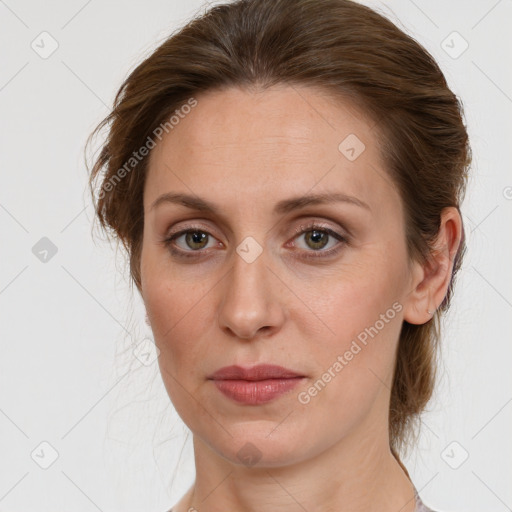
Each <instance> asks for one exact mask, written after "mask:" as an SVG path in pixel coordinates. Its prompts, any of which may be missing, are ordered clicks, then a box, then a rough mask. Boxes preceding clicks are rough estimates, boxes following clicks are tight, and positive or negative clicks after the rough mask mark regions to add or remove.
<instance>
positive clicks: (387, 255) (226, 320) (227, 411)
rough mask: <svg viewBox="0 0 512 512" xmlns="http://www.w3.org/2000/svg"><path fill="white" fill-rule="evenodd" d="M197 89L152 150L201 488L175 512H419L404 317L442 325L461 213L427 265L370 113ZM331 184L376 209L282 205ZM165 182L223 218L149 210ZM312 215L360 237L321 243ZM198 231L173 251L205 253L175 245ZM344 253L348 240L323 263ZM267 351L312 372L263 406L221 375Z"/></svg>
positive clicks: (153, 280) (162, 275)
mask: <svg viewBox="0 0 512 512" xmlns="http://www.w3.org/2000/svg"><path fill="white" fill-rule="evenodd" d="M196 99H197V101H198V104H197V106H196V107H195V108H193V109H192V111H191V112H190V113H189V114H188V115H187V116H186V117H185V118H184V119H182V120H181V121H180V122H179V124H178V125H177V126H175V127H174V129H173V130H172V131H170V132H169V133H168V134H167V135H165V137H164V138H163V139H162V141H161V142H159V143H158V144H157V146H156V147H155V148H154V149H153V150H152V152H151V154H150V160H149V167H148V175H147V179H146V185H145V189H144V212H145V220H144V238H143V246H142V257H141V276H142V288H141V293H142V296H143V300H144V303H145V306H146V309H147V312H148V317H149V321H150V323H151V327H152V330H153V334H154V337H155V342H156V344H157V346H158V348H159V349H160V356H159V358H158V362H159V367H160V371H161V373H162V378H163V382H164V384H165V387H166V390H167V392H168V394H169V397H170V399H171V400H172V403H173V404H174V406H175V408H176V410H177V412H178V413H179V415H180V416H181V418H182V419H183V421H184V422H185V424H186V425H187V426H188V427H189V428H190V430H191V431H192V434H193V444H194V453H195V463H196V479H195V482H194V485H193V486H192V487H191V488H190V490H189V491H188V492H187V493H186V495H185V496H184V497H183V498H182V499H181V501H180V502H179V503H178V504H177V505H175V507H174V508H173V511H176V512H182V511H186V510H189V508H190V507H194V508H195V509H196V510H198V511H201V512H210V511H226V510H230V511H233V512H236V511H244V512H252V511H261V510H265V511H278V510H279V511H280V512H283V511H284V512H292V511H294V512H295V511H298V510H308V511H309V512H314V511H320V510H322V511H323V512H325V511H337V512H339V511H351V512H358V511H365V512H368V511H377V510H378V511H379V512H397V511H398V510H400V511H401V512H413V510H414V494H413V486H412V484H411V482H410V481H409V479H408V478H407V476H406V475H405V473H404V472H403V470H402V469H401V468H400V466H399V464H398V463H397V461H396V460H395V459H394V457H393V456H392V454H391V452H390V449H389V433H388V409H389V398H390V388H391V383H392V376H393V368H394V362H395V354H396V349H397V344H398V338H399V332H400V327H401V324H402V322H403V321H404V320H407V321H408V322H410V323H414V324H422V323H425V322H427V321H428V320H429V319H430V318H431V316H432V315H431V314H429V313H428V312H427V310H428V309H430V310H431V311H434V310H435V308H436V307H437V306H438V305H439V304H440V303H441V301H442V299H443V297H444V296H445V294H446V291H447V287H448V284H449V280H450V274H451V268H452V261H453V255H454V254H455V252H456V250H457V247H458V245H459V243H460V235H461V220H460V216H459V214H458V213H457V210H456V209H454V208H447V209H446V210H444V211H443V215H442V221H441V228H440V233H439V237H438V241H437V246H436V249H437V250H436V253H435V258H433V259H432V262H431V263H430V264H429V265H426V266H422V265H420V264H419V263H417V262H413V261H411V260H410V259H409V257H408V255H407V250H406V239H405V221H404V215H403V210H402V202H401V199H400V196H399V194H398V192H397V190H396V189H395V187H394V185H393V183H392V182H391V180H390V178H389V176H388V175H387V173H386V171H385V169H384V167H383V164H382V161H381V157H380V153H379V146H378V138H377V137H378V133H377V132H376V130H375V128H374V123H372V121H371V120H369V119H366V118H365V117H364V116H363V115H362V113H360V112H358V110H357V109H356V108H355V107H353V106H352V105H350V104H349V103H348V102H341V101H340V100H337V101H335V100H334V99H333V98H331V97H330V96H328V95H327V94H324V93H322V92H321V91H319V90H317V89H315V88H311V87H300V88H299V87H290V86H275V87H273V88H271V89H267V90H265V91H263V92H261V91H260V92H249V91H246V90H241V89H238V88H229V89H225V90H223V91H213V92H211V91H210V92H208V93H206V94H203V95H201V96H198V97H197V98H196ZM349 134H356V135H357V137H358V138H359V139H360V140H361V141H363V142H364V144H365V146H366V148H365V150H364V151H363V152H362V153H361V154H360V155H359V156H358V158H356V159H355V160H354V161H350V160H349V159H347V158H346V157H345V156H344V154H342V152H340V150H339V149H338V146H339V144H340V142H342V141H343V140H344V139H345V138H346V137H347V136H348V135H349ZM333 191H335V192H340V193H343V194H346V195H350V196H354V197H356V198H358V199H359V200H360V201H364V202H365V203H366V204H367V205H368V207H369V208H364V207H361V206H358V205H355V204H351V203H348V202H339V203H333V204H324V205H310V206H307V207H305V208H301V209H296V210H293V211H290V212H288V213H281V214H276V213H274V212H273V209H274V206H275V204H276V203H277V202H279V201H280V200H283V199H288V198H290V197H295V196H302V195H305V194H311V193H322V192H333ZM167 192H180V193H184V194H191V195H194V196H198V197H200V198H203V199H205V200H207V201H209V202H212V203H214V204H215V205H217V206H218V209H219V212H218V213H207V212H204V211H197V210H195V209H190V208H187V207H185V206H182V205H178V204H174V203H170V202H163V203H161V204H159V205H158V206H157V207H155V208H152V205H153V203H154V201H155V200H156V199H157V198H158V197H160V196H161V195H162V194H164V193H167ZM312 221H316V222H320V223H321V227H320V228H325V227H327V228H330V229H332V230H334V231H335V232H337V233H339V234H340V235H343V236H346V237H347V240H348V241H347V242H342V241H339V240H337V239H336V238H334V237H332V236H329V235H324V238H320V240H321V242H322V243H323V244H325V247H324V246H323V245H322V243H320V244H318V241H317V245H315V242H314V240H312V239H311V234H312V228H311V227H309V226H308V224H309V223H310V222H312ZM198 225H199V228H198ZM187 228H188V229H191V230H192V231H194V230H197V229H200V230H201V232H202V233H205V234H207V237H206V240H205V241H204V242H200V239H199V241H197V240H196V241H195V243H194V241H193V240H188V245H187V239H186V236H185V235H182V236H181V237H179V238H178V239H175V240H174V242H173V243H172V245H171V246H173V247H175V248H176V249H182V251H184V252H187V251H188V253H194V254H193V256H196V257H195V258H194V257H192V258H188V259H187V258H179V257H177V256H174V255H172V254H171V252H170V250H169V247H166V246H165V244H164V243H163V240H164V239H165V238H166V237H167V236H168V235H169V234H172V233H175V232H177V231H179V230H182V229H187ZM302 230H304V231H306V233H302V234H300V231H302ZM248 236H251V237H253V238H254V239H255V240H256V241H257V243H258V244H259V246H260V247H261V248H262V249H263V251H262V252H261V254H260V255H259V256H258V257H257V258H256V259H255V260H254V261H252V262H250V263H248V262H247V261H246V260H245V259H244V258H242V257H241V256H240V255H239V253H237V251H236V248H237V247H238V246H240V244H241V243H242V242H243V241H244V239H245V238H246V237H248ZM317 240H318V239H317ZM242 247H243V244H242ZM333 247H338V248H339V249H340V250H339V252H337V253H336V254H334V255H331V256H324V257H322V254H321V253H322V251H324V252H325V251H327V250H329V249H331V248H333ZM251 250H253V249H251ZM307 254H309V255H313V256H314V255H319V257H318V258H316V259H313V258H311V259H305V258H304V255H307ZM394 303H395V304H396V303H398V304H399V305H400V306H401V309H400V311H397V312H395V313H396V314H395V316H394V318H393V319H391V320H388V322H386V323H385V326H384V327H383V328H382V329H380V330H379V331H378V334H377V335H375V336H374V337H373V338H369V341H368V343H367V345H365V346H362V349H361V350H360V351H359V352H358V353H357V355H355V356H354V357H353V358H352V359H351V360H350V361H348V362H347V364H346V365H344V366H343V369H342V370H341V371H339V372H338V373H336V376H335V377H334V378H332V379H331V381H330V382H329V383H328V384H327V385H326V386H325V387H324V388H323V389H322V390H321V391H320V392H318V393H317V394H316V396H314V397H311V400H310V401H309V403H301V402H300V401H299V400H298V394H299V393H300V392H307V390H308V389H309V388H311V386H312V385H313V384H314V383H315V382H317V381H318V379H319V378H321V376H322V375H323V374H324V373H325V372H326V371H327V370H328V369H329V368H332V366H333V364H334V363H335V361H336V360H337V357H338V356H339V355H343V354H344V353H345V352H346V351H347V350H348V349H349V348H350V346H351V342H352V341H353V340H354V339H356V337H357V335H358V334H359V333H361V332H363V331H364V329H365V328H367V327H369V326H374V325H376V321H377V320H379V318H381V316H380V315H382V314H385V313H386V311H388V310H389V309H390V308H392V305H393V304H394ZM259 363H273V364H278V365H281V366H284V367H287V368H290V369H292V370H295V371H297V372H299V373H301V374H302V375H304V376H305V378H304V379H303V381H302V382H301V383H300V385H299V386H297V387H296V388H295V389H294V390H293V391H291V392H289V393H287V394H285V395H282V396H280V397H279V398H277V399H275V400H273V401H271V402H269V403H267V404H264V405H258V406H254V405H251V406H248V405H240V404H237V403H235V402H233V401H231V400H230V399H228V398H226V397H225V396H224V395H223V394H222V393H220V392H219V391H218V390H217V388H216V387H215V386H214V385H213V384H212V382H211V381H209V380H208V379H207V376H208V375H209V374H211V373H212V372H214V371H215V370H217V369H219V368H221V367H223V366H227V365H231V364H240V365H245V366H253V365H256V364H259ZM246 443H252V445H251V446H254V447H255V448H252V447H251V450H254V451H255V453H257V454H258V457H259V460H258V462H257V463H256V464H255V465H253V466H251V465H247V464H244V463H243V462H242V461H241V460H240V459H239V458H238V457H237V453H238V451H239V450H240V449H241V448H242V447H244V445H246Z"/></svg>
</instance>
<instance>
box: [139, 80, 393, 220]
mask: <svg viewBox="0 0 512 512" xmlns="http://www.w3.org/2000/svg"><path fill="white" fill-rule="evenodd" d="M195 99H196V100H197V105H196V106H195V107H194V108H192V109H191V110H190V112H189V113H188V114H186V115H185V116H182V118H181V119H180V121H179V123H178V124H176V125H175V126H174V127H173V128H172V130H169V132H168V133H167V134H165V135H164V136H163V138H162V141H161V142H159V143H158V144H157V145H156V147H155V148H154V149H153V150H152V151H151V154H150V160H149V166H148V176H147V179H146V187H145V194H144V196H145V197H144V203H145V209H146V210H147V209H148V208H149V204H150V202H151V201H152V200H154V198H155V197H156V196H157V195H158V194H160V193H163V192H167V191H171V190H172V191H182V192H186V193H190V192H191V191H192V193H195V194H197V195H200V196H202V197H205V196H206V197H208V196H210V195H212V194H213V195H215V196H216V197H219V198H220V199H221V200H224V201H229V200H230V199H233V200H235V199H237V198H238V199H239V198H240V192H244V195H245V196H246V198H248V197H249V194H251V193H252V194H254V198H261V197H262V195H263V197H269V195H273V194H276V195H286V196H288V195H291V193H296V194H300V193H304V192H306V191H309V190H310V189H311V188H312V187H315V190H314V191H315V192H326V191H330V190H332V188H333V187H335V188H336V189H338V190H340V191H343V192H344V193H350V194H354V195H358V194H359V195H362V196H366V197H368V194H370V195H372V194H373V195H377V196H378V195H379V194H382V190H379V187H381V188H382V187H383V186H386V181H389V180H384V181H382V175H383V172H382V164H381V158H380V151H379V147H378V136H377V133H376V131H375V130H374V128H373V126H374V125H373V123H372V121H371V120H370V119H368V118H367V117H365V116H364V115H363V113H362V112H361V111H359V110H358V109H357V108H356V107H355V105H353V104H351V103H350V102H348V101H342V100H340V99H335V98H334V97H332V96H330V95H328V94H327V93H326V92H324V91H322V90H319V89H315V88H311V87H298V86H295V85H294V86H289V85H279V86H275V87H272V88H270V89H266V90H264V91H259V92H254V91H248V90H244V89H239V88H229V89H225V90H217V91H210V92H207V93H203V94H201V95H198V96H197V97H196V98H195ZM354 157H355V158H354ZM361 199H363V200H365V199H364V197H362V198H361Z"/></svg>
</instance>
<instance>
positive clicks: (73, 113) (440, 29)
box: [0, 0, 512, 512]
mask: <svg viewBox="0 0 512 512" xmlns="http://www.w3.org/2000/svg"><path fill="white" fill-rule="evenodd" d="M365 3H367V4H368V5H371V6H374V7H375V6H377V7H378V8H379V10H381V11H382V12H383V13H384V14H385V15H387V16H389V17H391V18H392V19H393V20H394V21H395V22H397V23H398V24H399V26H400V27H401V28H403V29H404V30H406V31H407V32H408V33H410V34H411V35H412V36H413V37H415V38H416V39H418V40H419V41H420V42H421V43H423V44H424V45H425V46H426V47H427V49H428V50H429V51H430V52H431V53H432V54H433V55H434V57H435V58H436V59H437V61H438V62H439V63H440V65H441V67H442V69H443V70H444V72H445V74H446V77H447V79H448V81H449V83H450V86H451V87H452V88H453V90H454V91H455V92H456V93H457V94H458V95H459V96H460V97H461V98H462V100H463V102H464V105H465V112H466V120H467V124H468V129H469V132H470V137H471V140H472V147H473V152H474V164H473V170H472V177H471V181H470V185H469V189H468V194H467V200H466V202H465V203H464V207H463V213H464V220H465V226H466V233H467V239H468V245H469V251H468V253H467V256H466V261H465V266H464V269H463V270H462V271H461V274H460V276H459V280H458V283H457V287H456V297H455V300H454V303H453V309H452V313H451V315H450V316H449V318H448V320H447V323H446V330H445V335H444V337H443V350H442V357H443V364H442V367H441V369H440V374H439V378H440V380H439V383H438V388H437V392H436V396H435V399H434V400H433V401H432V402H431V403H430V405H429V411H430V412H428V413H427V414H425V416H424V427H423V430H422V435H421V438H420V442H419V447H418V449H417V450H415V451H414V452H412V453H411V454H410V455H409V457H408V458H407V459H406V463H407V466H408V467H409V469H410V473H411V475H412V477H413V480H414V482H415V484H416V487H417V488H418V490H419V491H420V494H421V495H422V497H423V499H424V501H425V502H426V503H427V504H428V505H430V506H432V507H433V508H435V509H438V510H440V511H446V512H447V511H454V512H458V511H460V512H481V511H484V510H485V511H486V512H502V511H506V510H511V507H512V487H511V486H510V479H511V476H512V475H511V472H512V471H511V469H512V468H511V461H512V437H511V436H510V431H511V424H512V403H511V402H512V386H511V377H510V375H511V372H510V370H509V368H510V362H511V361H512V357H511V356H512V344H511V343H510V341H511V340H510V331H511V327H512V325H511V324H512V322H511V319H512V315H511V313H512V286H511V284H512V270H511V265H510V262H511V260H512V258H511V255H512V236H511V231H512V230H511V229H510V225H511V223H510V220H511V213H512V173H511V171H510V162H511V161H512V158H511V157H512V152H511V140H512V138H511V135H512V130H511V122H510V120H511V114H512V77H511V71H510V69H511V68H510V62H511V57H512V48H511V47H512V42H511V37H510V32H509V30H510V29H509V28H508V27H509V26H510V20H511V19H512V1H511V0H500V1H497V0H479V1H476V0H473V1H469V2H468V1H462V0H458V1H452V2H446V1H442V0H435V1H432V0H431V1H427V0H415V1H414V2H413V1H412V0H397V1H395V2H392V3H391V2H389V3H387V2H386V3H383V2H370V1H368V2H365ZM201 5H203V3H202V2H199V1H197V0H194V1H192V0H189V1H185V0H167V1H163V0H151V1H148V2H134V1H133V0H130V1H124V2H112V1H110V2H101V1H99V0H89V1H88V2H86V1H83V0H71V1H69V0H68V1H67V2H65V1H64V0H52V1H47V2H36V1H34V0H32V1H21V0H0V55H1V65H0V109H1V111H0V112H1V115H0V135H1V136H0V141H1V146H0V172H1V181H0V183H1V187H0V222H1V245H0V247H1V249H0V258H1V259H0V262H1V264H0V314H1V336H2V337H1V345H0V347H1V355H0V511H7V510H9V511H15V510H16V511H28V510H36V507H37V510H38V511H39V512H46V511H54V510H64V509H65V508H64V507H66V509H67V510H74V511H76V512H79V511H84V512H89V511H95V510H101V511H107V510H112V511H114V510H119V511H120V510H123V511H135V510H137V511H139V510H147V511H150V510H151V511H155V512H159V511H161V512H163V511H165V510H167V509H168V508H169V507H170V506H171V505H172V504H174V503H175V502H176V501H177V500H178V499H179V498H180V497H181V495H182V494H183V493H184V492H185V490H186V489H187V488H188V486H189V485H190V483H191V482H192V479H193V463H192V460H191V457H192V451H191V445H190V439H189V440H188V441H187V442H186V432H187V428H186V427H185V426H184V425H183V424H182V422H181V420H180V419H179V418H178V417H177V415H176V413H175V412H174V410H173V409H172V406H170V404H169V399H168V397H167V395H166V393H165V390H164V388H163V384H162V382H161V379H160V376H159V374H158V368H157V363H156V362H155V363H154V364H152V365H149V366H145V365H144V364H141V363H140V362H139V361H138V360H137V359H136V358H135V357H134V355H133V353H132V350H133V347H135V346H137V344H139V343H140V342H141V340H143V339H144V338H145V337H147V336H150V331H149V330H148V327H147V326H146V325H145V324H144V320H143V319H144V315H143V313H144V311H143V308H142V307H141V301H140V299H139V297H138V295H137V294H136V293H134V294H133V296H132V295H131V292H130V286H129V283H128V280H127V273H126V272H124V267H123V265H124V260H123V259H122V257H121V254H118V256H117V259H116V253H115V251H114V249H113V248H112V247H110V246H109V245H107V244H106V243H102V242H101V241H98V240H97V239H96V242H95V241H93V238H92V235H91V219H92V206H91V203H90V199H89V196H88V192H87V189H86V179H87V173H86V169H85V166H84V158H83V154H84V153H83V152H84V144H85V140H86V137H87V136H88V134H89V133H90V131H91V130H92V129H93V128H94V126H95V125H96V124H97V123H98V122H99V121H100V120H101V119H102V118H103V116H104V115H106V114H107V112H108V106H109V105H111V103H112V100H113V97H114V94H115V92H116V91H117V89H118V87H119V85H120V84H121V82H122V80H123V79H124V78H125V77H126V76H127V74H128V72H129V71H130V70H131V69H133V67H134V66H135V65H136V64H137V63H139V62H140V61H141V59H142V58H143V57H144V56H147V55H148V53H149V52H150V51H151V50H152V49H153V48H155V47H156V45H157V44H158V43H160V42H162V41H163V39H164V38H165V37H166V36H167V35H168V34H169V33H170V32H171V31H172V30H173V29H174V28H176V27H177V26H178V25H181V24H183V23H184V22H186V21H187V20H189V19H190V18H191V17H192V16H193V14H194V13H196V12H197V11H198V9H199V8H200V6H201ZM43 31H46V32H48V33H49V34H50V36H48V35H42V36H41V35H40V34H41V33H42V32H43ZM454 31H456V32H457V33H458V34H459V35H460V36H459V35H457V34H455V35H453V34H452V33H453V32H454ZM462 38H463V39H462ZM54 41H55V42H54ZM443 41H444V43H443ZM464 41H467V43H468V44H469V47H468V48H467V50H466V51H465V52H464V53H462V54H461V55H460V56H457V54H458V53H460V51H461V50H462V49H463V45H464ZM52 44H53V45H55V44H58V48H57V49H56V50H55V51H54V53H53V54H51V55H49V56H48V55H46V54H45V52H46V53H48V52H50V50H51V49H52ZM31 45H33V46H34V49H33V47H32V46H31ZM447 52H448V53H447ZM450 53H451V55H450ZM454 56H457V58H453V57H454ZM43 57H47V58H43ZM43 237H47V238H48V239H49V240H50V241H51V242H52V244H54V245H55V247H56V250H57V252H56V254H54V255H52V253H51V251H50V252H49V253H47V254H45V253H44V252H41V251H43V250H44V247H43V248H41V247H40V246H39V245H36V244H38V243H39V244H43V245H44V244H45V243H46V244H47V243H48V242H44V241H43V242H39V241H40V239H41V238H43ZM34 246H36V249H35V250H34V251H33V247H34ZM34 252H35V253H36V254H34ZM45 257H46V259H47V261H46V262H44V261H41V260H40V258H45ZM123 351H124V355H123ZM42 442H46V443H49V445H47V444H43V445H41V443H42ZM185 442H186V444H185V449H184V451H183V454H182V463H181V465H180V467H179V470H178V473H177V474H176V475H175V476H176V478H175V479H174V480H173V471H174V469H175V468H176V463H177V460H178V457H179V455H180V452H181V449H182V446H183V445H184V443H185ZM53 450H56V452H57V453H58V457H57V458H56V460H55V461H54V462H53V464H51V465H50V466H49V467H48V468H47V469H43V468H42V467H41V466H42V465H43V466H44V465H45V464H49V463H50V462H52V461H53V458H55V457H53V455H54V454H53ZM466 455H467V456H468V458H467V460H465V461H464V462H463V463H462V464H461V462H462V461H463V459H464V457H466ZM459 465H460V466H459ZM456 466H459V467H458V468H457V469H454V467H456ZM171 484H172V485H171Z"/></svg>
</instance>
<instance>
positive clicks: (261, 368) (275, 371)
mask: <svg viewBox="0 0 512 512" xmlns="http://www.w3.org/2000/svg"><path fill="white" fill-rule="evenodd" d="M303 378H304V375H300V374H299V373H297V372H295V371H293V370H289V369H287V368H283V367H282V366H276V365H268V364H261V365H258V366H253V367H252V368H243V367H241V366H226V367H224V368H221V369H220V370H217V371H216V372H215V373H213V374H212V375H210V376H209V377H208V379H209V380H211V381H213V384H214V385H215V386H216V388H217V389H218V390H219V391H221V392H222V393H223V395H224V396H226V397H227V398H229V399H231V400H233V401H235V402H237V403H238V404H245V405H261V404H264V403H267V402H270V401H271V400H274V399H276V398H278V397H279V396H281V395H284V394H285V393H288V392H289V391H291V390H292V389H293V388H294V387H295V386H296V385H297V384H298V383H299V382H300V381H302V379H303Z"/></svg>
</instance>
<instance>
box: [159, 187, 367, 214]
mask: <svg viewBox="0 0 512 512" xmlns="http://www.w3.org/2000/svg"><path fill="white" fill-rule="evenodd" d="M340 202H342V203H348V204H352V205H355V206H359V207H361V208H364V209H366V210H368V211H371V208H370V206H369V205H368V204H367V203H365V202H364V201H361V200H360V199H358V198H357V197H354V196H350V195H347V194H342V193H340V192H326V193H322V194H308V195H304V196H297V197H291V198H289V199H283V200H281V201H279V202H278V203H276V205H275V207H274V213H275V214H285V213H290V212H292V211H294V210H298V209H301V208H305V207H306V206H311V205H321V204H333V203H340ZM163 203H173V204H178V205H181V206H185V207H186V208H190V209H192V210H197V211H200V212H207V213H212V214H218V213H219V210H220V208H219V207H218V206H216V205H215V204H214V203H211V202H209V201H206V200H205V199H202V198H200V197H198V196H194V195H188V194H181V193H175V192H167V193H166V194H162V195H161V196H160V197H158V198H157V199H156V201H154V203H153V204H152V205H151V208H150V211H151V210H153V209H155V208H156V207H157V206H159V205H161V204H163Z"/></svg>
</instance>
